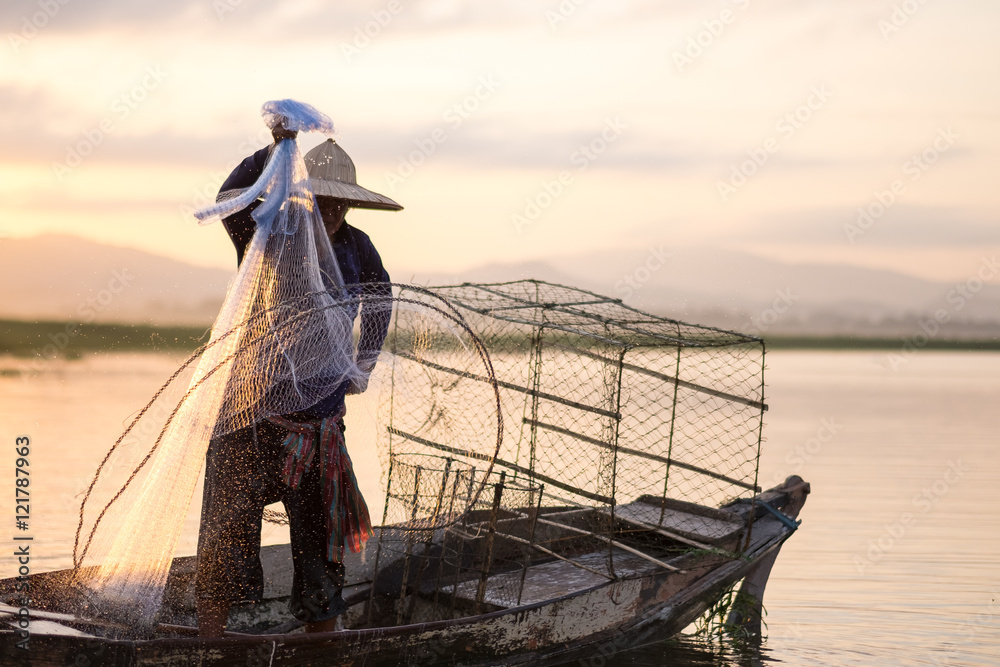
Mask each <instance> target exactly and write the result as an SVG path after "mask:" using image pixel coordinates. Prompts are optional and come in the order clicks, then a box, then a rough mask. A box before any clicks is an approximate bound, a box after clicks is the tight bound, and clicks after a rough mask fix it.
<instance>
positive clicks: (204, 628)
mask: <svg viewBox="0 0 1000 667" xmlns="http://www.w3.org/2000/svg"><path fill="white" fill-rule="evenodd" d="M195 607H196V610H197V612H198V636H199V637H221V636H222V635H224V634H225V632H226V623H227V622H228V621H229V601H228V600H198V601H197V602H196V603H195Z"/></svg>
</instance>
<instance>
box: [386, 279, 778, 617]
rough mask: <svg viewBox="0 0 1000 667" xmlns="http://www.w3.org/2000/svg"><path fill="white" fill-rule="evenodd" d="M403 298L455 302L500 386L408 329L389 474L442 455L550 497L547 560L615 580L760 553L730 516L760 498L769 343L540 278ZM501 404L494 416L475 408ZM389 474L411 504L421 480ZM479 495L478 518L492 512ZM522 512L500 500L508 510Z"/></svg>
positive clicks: (392, 419)
mask: <svg viewBox="0 0 1000 667" xmlns="http://www.w3.org/2000/svg"><path fill="white" fill-rule="evenodd" d="M400 297H401V298H412V299H417V300H420V299H427V298H431V297H433V298H436V299H440V300H441V301H442V302H445V303H447V308H448V310H449V312H451V313H454V314H455V316H456V318H459V319H460V320H461V321H462V322H463V324H465V325H467V327H468V329H469V330H470V332H472V333H473V334H474V338H475V340H476V341H477V342H478V343H479V344H481V346H482V348H483V349H484V350H485V351H486V352H487V353H488V355H489V360H488V363H487V364H486V365H487V366H488V367H489V369H490V370H491V371H492V375H490V376H487V374H485V373H483V372H482V371H481V370H479V368H482V367H483V365H482V364H479V363H478V362H477V361H476V360H475V358H474V357H472V356H471V355H468V354H464V355H462V354H458V352H459V350H458V349H457V348H455V347H454V346H452V347H450V348H440V347H436V346H435V345H434V344H433V341H431V340H429V339H427V338H426V337H425V336H422V335H421V333H420V322H419V321H418V320H415V319H413V318H411V317H409V315H408V314H406V313H404V314H403V316H400V317H397V318H396V319H395V320H394V322H393V324H392V325H391V327H390V338H389V340H388V341H387V349H388V351H390V352H391V355H390V358H391V364H392V369H393V370H392V373H393V374H394V375H393V376H392V377H391V378H390V380H389V381H388V382H387V385H386V386H387V388H388V389H389V396H388V399H389V403H388V404H389V405H390V406H391V407H390V409H389V410H388V412H387V413H386V415H387V416H386V418H385V419H384V420H383V421H382V423H383V424H385V427H384V430H383V431H382V432H381V434H380V436H381V441H380V447H381V450H382V452H383V454H384V455H386V458H385V460H386V461H388V460H389V459H392V457H393V455H394V454H395V453H396V452H407V453H408V454H417V453H420V454H428V455H436V456H444V457H450V458H451V459H453V460H454V463H453V464H452V465H453V466H454V465H457V464H458V463H459V462H464V463H465V464H468V465H470V466H473V467H475V466H480V467H483V466H488V467H489V469H490V470H491V471H492V472H494V473H496V474H505V482H507V481H509V480H513V479H517V480H518V483H525V484H528V485H530V486H534V485H538V486H542V485H544V487H545V493H544V496H542V495H541V493H539V497H540V498H541V500H540V510H539V511H538V512H536V513H535V515H534V516H535V517H536V518H537V519H539V520H538V523H539V524H540V525H541V526H542V529H541V532H540V533H539V535H540V536H541V537H540V538H539V539H535V540H534V543H533V546H532V552H533V553H534V555H535V557H536V558H537V557H539V555H540V554H544V557H546V558H548V559H550V560H551V559H563V560H564V561H568V562H569V563H570V564H571V565H572V566H573V567H576V568H579V569H583V570H586V571H588V572H589V575H593V576H594V577H599V578H601V579H602V580H607V579H618V578H621V577H622V576H627V575H628V573H629V572H631V571H636V567H638V566H639V565H640V564H639V563H638V561H643V563H645V564H646V565H648V564H649V563H650V562H652V563H655V564H657V566H663V567H669V566H668V565H667V564H666V561H667V560H669V559H670V558H671V557H673V556H676V555H678V554H680V553H683V552H685V551H691V550H716V551H723V552H729V553H733V554H738V553H741V552H742V549H744V548H745V545H746V544H748V540H749V537H750V531H751V530H752V524H751V525H749V526H748V525H746V524H745V522H744V521H743V520H742V519H740V518H738V517H736V516H735V515H734V514H732V513H730V512H728V511H725V510H722V509H718V508H720V507H722V506H724V505H726V504H727V503H729V502H731V501H733V500H735V499H737V498H740V497H743V496H745V495H748V494H750V495H752V494H754V493H756V492H758V491H759V490H760V488H759V486H758V484H757V475H758V464H759V457H760V444H761V436H762V428H763V412H764V411H765V410H766V409H767V406H766V405H765V403H764V381H763V371H764V352H765V350H764V343H763V341H762V340H761V339H759V338H755V337H753V336H747V335H744V334H740V333H736V332H731V331H724V330H720V329H715V328H711V327H703V326H697V325H692V324H687V323H684V322H680V321H677V320H672V319H668V318H663V317H658V316H655V315H651V314H649V313H644V312H641V311H638V310H635V309H632V308H629V307H627V306H625V305H624V304H623V303H622V302H621V301H620V300H618V299H612V298H609V297H604V296H601V295H599V294H594V293H591V292H586V291H584V290H578V289H574V288H570V287H565V286H561V285H554V284H550V283H545V282H541V281H535V280H525V281H517V282H512V283H499V284H463V285H454V286H446V287H435V288H428V289H424V288H419V289H417V288H402V289H401V291H400ZM442 340H449V341H450V340H454V339H442ZM459 362H461V363H459ZM494 400H495V402H496V406H497V414H496V417H495V418H494V416H493V413H492V411H490V416H489V419H487V418H486V416H487V415H486V410H482V414H481V416H480V415H479V414H477V410H475V409H469V407H468V406H471V405H477V406H492V405H493V401H494ZM498 424H499V428H500V436H501V437H500V442H499V444H498V446H497V447H496V449H495V450H493V445H492V443H493V442H494V440H493V434H494V432H493V431H491V430H490V429H492V428H496V427H497V425H498ZM487 445H489V446H487ZM490 450H493V451H490ZM494 452H495V453H494ZM389 467H390V469H391V472H390V475H389V476H390V477H391V479H389V480H388V484H389V486H391V487H392V488H394V489H397V490H398V489H400V488H401V487H400V484H401V483H402V480H401V477H400V475H403V476H405V475H411V474H415V473H414V471H413V470H410V469H404V468H402V467H399V466H398V465H396V463H393V464H392V465H391V466H389ZM404 470H405V472H404ZM479 479H480V480H481V481H482V482H485V480H486V479H487V477H480V478H479ZM489 480H490V481H491V482H492V480H493V477H492V476H489ZM479 486H480V489H481V493H480V494H479V495H471V496H469V498H468V503H467V504H468V505H469V506H470V508H473V509H472V511H473V512H481V511H483V503H484V502H485V503H489V502H490V500H491V499H492V496H491V494H490V491H489V489H488V488H486V487H484V486H482V485H481V484H480V485H479ZM397 502H398V501H397ZM515 505H517V503H514V502H510V501H508V500H507V499H506V498H502V499H501V505H500V507H501V509H505V508H513V507H514V506H515ZM529 505H530V503H527V504H521V505H520V507H527V506H529ZM425 516H429V515H426V514H425ZM441 516H443V515H439V516H438V518H439V519H440V518H441ZM394 519H395V520H396V521H405V520H406V517H404V516H401V515H400V516H397V517H394ZM464 520H465V519H464V518H463V521H462V522H459V523H458V524H456V526H455V528H453V529H452V532H455V531H456V530H459V529H460V527H461V526H462V525H463V522H464ZM438 523H439V524H440V523H442V522H441V521H440V520H439V521H438ZM501 523H502V520H501ZM536 532H537V531H536ZM518 536H519V537H522V538H523V535H518ZM536 537H538V536H536ZM435 539H437V538H435ZM501 539H507V538H501ZM637 559H638V560H637ZM589 575H588V576H589ZM519 595H520V597H521V598H522V601H523V597H524V596H523V591H521V592H519ZM480 597H482V596H480ZM483 601H485V598H483Z"/></svg>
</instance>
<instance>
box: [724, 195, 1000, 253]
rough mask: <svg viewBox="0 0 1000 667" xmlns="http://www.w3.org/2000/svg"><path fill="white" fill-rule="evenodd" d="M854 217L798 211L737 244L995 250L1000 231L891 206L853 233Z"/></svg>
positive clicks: (845, 212)
mask: <svg viewBox="0 0 1000 667" xmlns="http://www.w3.org/2000/svg"><path fill="white" fill-rule="evenodd" d="M858 215H859V213H858V210H857V208H850V209H848V208H830V209H822V210H816V211H800V212H796V213H794V214H788V215H782V216H779V217H778V219H777V220H776V221H773V222H770V223H761V224H759V225H755V226H753V227H752V231H749V232H747V233H746V234H744V235H742V240H745V241H753V242H763V243H769V244H775V243H777V244H783V243H784V244H793V245H794V244H815V245H830V246H851V245H854V246H859V247H862V246H869V247H885V248H888V247H892V248H943V247H974V246H983V245H1000V225H997V221H996V219H995V218H994V217H992V216H991V215H989V214H987V213H979V212H977V211H973V210H967V209H962V208H956V207H951V208H949V207H924V206H911V205H906V204H896V205H895V206H893V207H892V208H890V209H889V210H888V211H887V212H886V213H885V214H883V216H882V217H880V218H877V219H873V222H872V223H864V225H867V226H862V227H857V225H858V224H859V222H858ZM848 229H853V230H856V229H860V230H861V231H862V232H863V233H861V234H856V233H848V232H847V231H845V230H848ZM734 238H735V237H734ZM852 239H853V243H852Z"/></svg>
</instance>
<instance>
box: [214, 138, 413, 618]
mask: <svg viewBox="0 0 1000 667" xmlns="http://www.w3.org/2000/svg"><path fill="white" fill-rule="evenodd" d="M272 136H273V137H274V140H275V142H274V144H272V145H270V146H268V147H266V148H263V149H261V150H259V151H257V152H256V153H254V154H253V155H251V156H250V157H248V158H246V159H245V160H243V162H242V163H240V165H239V166H238V167H236V169H234V170H233V172H232V173H231V174H230V175H229V177H228V178H227V179H226V181H225V182H224V183H223V184H222V188H221V189H220V197H221V196H222V194H223V193H225V192H227V191H230V190H235V189H242V188H246V187H249V186H251V185H252V184H253V183H255V182H256V181H257V179H258V178H259V177H260V175H261V174H262V173H263V171H264V167H265V165H266V163H267V159H268V156H269V155H270V153H271V151H273V149H274V147H275V146H277V145H278V142H280V141H282V140H285V139H287V140H294V139H295V136H296V133H295V132H292V131H289V130H286V129H284V128H283V127H282V126H281V125H280V124H279V125H278V126H277V127H275V128H274V130H273V131H272ZM304 160H305V163H306V166H307V168H308V171H309V181H310V185H311V188H312V191H313V193H314V194H315V198H316V202H317V205H318V208H319V212H320V214H321V215H322V218H323V224H324V226H325V228H326V232H327V234H328V235H329V238H330V242H331V244H332V246H333V250H334V254H335V256H336V260H337V262H338V264H339V266H340V271H341V274H342V276H343V279H344V284H345V286H346V287H347V289H348V291H349V292H350V293H352V294H355V295H356V296H358V297H359V298H358V300H359V301H360V310H361V335H360V337H359V342H358V351H357V364H358V367H359V368H360V369H361V370H362V371H363V372H366V373H370V372H371V370H372V368H373V367H374V365H375V359H376V357H377V356H378V353H379V350H380V349H381V347H382V343H383V341H384V340H385V336H386V332H387V330H388V325H389V318H388V310H387V308H386V307H385V301H384V300H382V301H381V302H379V300H378V298H377V297H378V296H380V295H381V296H391V290H390V288H389V286H388V282H389V274H388V273H387V272H386V270H385V268H384V267H383V266H382V260H381V258H380V257H379V254H378V251H377V250H376V249H375V246H374V245H372V242H371V240H370V239H369V238H368V235H367V234H365V233H364V232H362V231H360V230H359V229H357V228H355V227H352V226H351V225H349V224H347V222H346V221H345V220H344V218H345V216H346V213H347V210H348V209H350V208H370V209H380V210H390V211H398V210H401V209H402V208H403V207H402V206H400V205H399V204H397V203H396V202H395V201H393V200H392V199H389V198H388V197H385V196H383V195H380V194H378V193H375V192H372V191H370V190H367V189H365V188H363V187H361V186H360V185H358V184H357V177H356V171H355V167H354V162H353V161H352V160H351V158H350V157H349V156H348V155H347V153H346V152H345V151H344V149H343V148H341V147H340V146H339V145H338V144H337V143H336V142H335V141H334V140H333V139H328V140H327V141H325V142H323V143H322V144H320V145H319V146H317V147H316V148H314V149H313V150H311V151H309V152H308V153H307V154H306V155H305V156H304ZM259 203H260V202H259V201H258V202H255V203H254V204H251V205H250V206H248V207H247V208H245V209H243V210H241V211H239V212H237V213H234V214H233V215H231V216H229V217H227V218H225V219H223V224H224V225H225V227H226V231H227V232H228V233H229V237H230V239H231V240H232V242H233V245H234V246H235V247H236V256H237V262H238V263H242V261H243V257H244V255H245V253H246V251H247V247H248V245H249V243H250V241H251V239H252V238H253V235H254V231H255V229H256V224H255V222H254V219H253V217H252V215H251V213H252V211H253V209H254V208H255V207H256V205H257V204H259ZM307 261H308V260H307ZM354 308H355V310H354V313H355V314H356V312H357V305H355V306H354ZM352 317H353V315H352ZM366 388H367V379H366V377H364V376H362V377H359V378H355V379H354V380H352V381H345V382H344V383H342V384H341V386H340V387H338V388H337V389H336V390H335V391H333V393H331V394H329V395H328V396H326V397H325V398H323V399H322V400H320V401H319V402H317V403H315V404H314V405H312V406H311V407H308V408H306V409H304V410H300V411H299V412H296V413H294V414H288V415H282V416H280V417H272V418H268V419H266V420H262V421H260V422H257V423H256V424H253V425H252V426H250V427H247V428H244V429H240V430H237V431H233V432H231V433H227V434H225V435H223V436H221V437H219V438H215V439H213V440H212V443H211V445H210V447H209V452H208V456H207V462H206V472H205V489H204V497H203V502H202V516H201V532H200V534H199V539H198V575H197V577H198V578H197V586H196V596H197V613H198V627H199V634H200V635H201V636H203V637H219V636H222V634H223V633H224V631H225V628H226V623H227V620H228V617H229V610H230V607H231V605H232V604H234V603H242V602H259V601H260V600H261V599H262V597H263V590H264V580H263V569H262V566H261V562H260V536H261V520H262V514H263V511H264V507H265V506H266V505H269V504H271V503H274V502H277V501H278V500H281V501H282V502H283V503H284V506H285V510H286V512H287V515H288V522H289V531H290V534H291V546H292V563H293V568H294V576H293V582H292V592H291V600H290V602H289V610H290V611H291V613H292V614H293V615H294V616H295V617H296V618H297V619H299V620H301V621H303V622H304V623H305V629H306V632H328V631H332V630H335V629H337V621H338V617H339V616H340V614H342V613H343V612H345V611H346V610H347V605H346V603H345V601H344V598H343V595H342V591H343V585H344V566H343V565H342V556H343V548H344V542H345V541H347V542H348V544H349V545H350V546H351V547H352V549H353V550H355V551H357V550H358V548H360V545H361V544H362V543H363V541H364V540H365V539H367V537H368V536H369V535H370V534H371V525H370V520H369V518H368V510H367V507H366V506H365V503H364V499H363V498H362V497H361V493H360V490H358V489H357V481H356V480H355V478H354V473H353V470H352V468H351V463H350V458H349V457H348V456H347V451H346V449H345V448H344V444H343V437H344V436H343V432H344V421H343V419H344V414H345V412H346V409H345V405H344V396H345V395H346V394H356V393H361V392H363V391H364V390H365V389H366ZM297 437H298V438H302V437H307V438H314V439H316V440H318V441H319V442H318V443H317V446H319V447H329V448H331V449H332V450H334V451H337V452H340V459H339V460H340V465H341V468H342V469H341V470H339V471H335V474H339V475H341V477H338V478H337V479H338V480H340V482H338V481H336V480H334V481H333V482H331V479H330V478H329V477H328V475H329V473H328V472H327V471H324V470H321V466H320V465H318V464H316V463H314V464H312V465H311V466H310V467H309V469H308V471H306V472H305V474H304V475H303V476H302V478H301V480H297V484H291V485H290V484H289V482H288V479H287V472H288V469H289V465H288V461H290V459H289V454H288V452H289V451H290V449H292V448H291V447H289V446H288V445H289V443H290V442H293V441H294V440H295V438H297ZM300 442H301V440H300ZM320 458H321V456H319V455H317V456H314V457H313V460H314V461H318V460H319V459H320ZM283 470H284V473H285V474H283ZM341 482H342V483H341ZM331 487H332V488H334V489H337V491H336V493H337V495H336V497H335V502H337V503H341V504H342V506H341V507H340V508H337V512H334V511H333V507H332V504H331V503H327V502H326V501H327V500H329V498H328V496H327V494H328V493H330V492H329V489H330V488H331ZM345 487H346V488H345ZM331 495H332V494H331ZM334 515H336V516H337V517H338V519H337V520H335V521H334V525H333V528H332V529H331V526H330V521H329V517H330V516H334Z"/></svg>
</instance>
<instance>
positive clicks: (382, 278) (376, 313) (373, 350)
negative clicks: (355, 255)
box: [348, 235, 392, 394]
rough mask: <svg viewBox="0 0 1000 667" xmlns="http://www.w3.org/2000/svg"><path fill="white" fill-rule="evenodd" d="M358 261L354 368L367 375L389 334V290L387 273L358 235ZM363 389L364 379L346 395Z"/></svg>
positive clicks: (364, 236) (367, 242) (364, 386)
mask: <svg viewBox="0 0 1000 667" xmlns="http://www.w3.org/2000/svg"><path fill="white" fill-rule="evenodd" d="M358 245H359V248H358V250H359V255H360V260H361V273H360V275H359V280H360V283H359V285H358V286H357V289H359V290H360V294H359V297H360V299H361V335H360V337H359V339H358V356H357V362H358V367H359V368H360V369H361V370H362V371H363V372H364V373H365V374H366V375H367V374H370V373H371V371H372V369H373V368H375V362H376V361H377V360H378V355H379V353H380V352H381V351H382V344H383V343H384V342H385V338H386V335H387V334H388V332H389V321H390V319H391V317H392V301H391V298H392V288H391V287H390V286H389V280H390V278H389V272H388V271H386V270H385V267H384V266H383V265H382V258H381V257H380V256H379V254H378V251H377V250H376V249H375V246H374V245H372V242H371V240H370V239H369V238H368V237H367V235H362V237H361V239H360V242H359V244H358ZM366 388H367V377H366V378H365V380H364V381H363V386H361V385H360V383H359V382H355V383H353V385H352V387H351V388H350V390H349V391H348V393H352V394H355V393H361V392H362V391H364V390H365V389H366Z"/></svg>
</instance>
